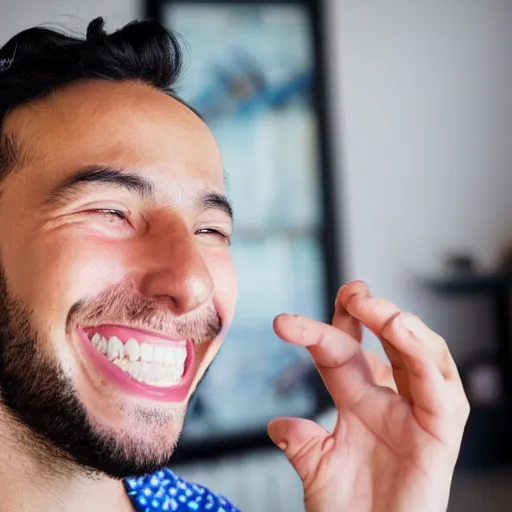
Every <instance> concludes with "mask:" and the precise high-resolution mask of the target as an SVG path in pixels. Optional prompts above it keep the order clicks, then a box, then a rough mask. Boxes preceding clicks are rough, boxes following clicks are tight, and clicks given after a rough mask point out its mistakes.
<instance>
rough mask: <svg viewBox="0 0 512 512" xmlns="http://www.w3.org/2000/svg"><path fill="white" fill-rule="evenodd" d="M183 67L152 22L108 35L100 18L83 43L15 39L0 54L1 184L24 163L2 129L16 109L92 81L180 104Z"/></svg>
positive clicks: (39, 30)
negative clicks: (141, 87) (128, 86)
mask: <svg viewBox="0 0 512 512" xmlns="http://www.w3.org/2000/svg"><path fill="white" fill-rule="evenodd" d="M182 64H183V58H182V50H181V46H180V43H179V40H178V38H177V36H176V35H175V34H174V33H173V32H171V31H170V30H168V29H166V28H165V27H164V26H162V25H161V24H160V23H158V22H157V21H153V20H145V21H134V22H131V23H129V24H127V25H125V26H124V27H122V28H121V29H119V30H117V31H115V32H113V33H111V34H107V32H106V31H105V30H104V20H103V18H101V17H100V18H96V19H94V20H93V21H91V22H90V23H89V25H88V27H87V33H86V37H85V38H80V37H75V36H71V35H68V34H65V33H63V32H58V31H56V30H53V29H49V28H43V27H34V28H30V29H27V30H24V31H22V32H20V33H18V34H17V35H15V36H14V37H12V38H11V39H10V40H9V41H8V42H7V43H6V44H5V45H4V46H3V47H1V48H0V180H1V179H3V178H4V177H5V176H6V175H7V174H8V173H9V172H10V171H12V170H13V169H14V168H16V167H17V166H18V165H19V164H20V163H21V160H22V159H23V151H22V148H21V147H20V146H19V143H18V142H17V141H16V140H15V139H14V137H13V136H12V134H7V133H5V130H4V129H3V125H4V121H5V118H6V116H7V115H8V114H9V113H10V112H11V111H12V110H13V109H15V108H16V107H18V106H20V105H24V104H27V103H30V102H32V101H34V100H37V99H40V98H44V97H45V96H48V95H50V94H51V93H53V92H54V91H56V90H58V89H60V88H63V87H65V86H67V85H70V84H73V83H76V82H83V81H86V80H93V79H101V80H111V81H126V80H137V81H141V82H144V83H146V84H148V85H150V86H152V87H155V88H157V89H159V90H161V91H163V92H165V93H166V94H168V95H170V96H172V97H174V98H175V99H177V100H178V101H181V102H182V103H184V102H183V101H182V100H180V98H179V97H178V96H177V94H176V93H175V89H174V88H175V86H176V84H177V82H178V80H179V78H180V75H181V72H182ZM187 106H188V105H187ZM189 108H190V107H189ZM192 110H193V109H192ZM196 114H197V112H196Z"/></svg>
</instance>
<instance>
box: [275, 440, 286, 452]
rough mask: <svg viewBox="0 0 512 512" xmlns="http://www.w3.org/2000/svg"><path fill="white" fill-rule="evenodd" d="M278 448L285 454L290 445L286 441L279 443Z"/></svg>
mask: <svg viewBox="0 0 512 512" xmlns="http://www.w3.org/2000/svg"><path fill="white" fill-rule="evenodd" d="M277 446H278V447H279V448H280V449H281V450H283V452H285V451H286V449H287V448H288V443H287V442H286V441H279V443H277Z"/></svg>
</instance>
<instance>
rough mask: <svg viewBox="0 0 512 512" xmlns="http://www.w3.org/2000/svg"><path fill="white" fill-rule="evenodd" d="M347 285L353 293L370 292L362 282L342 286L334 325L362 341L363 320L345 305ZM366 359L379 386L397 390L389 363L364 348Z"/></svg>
mask: <svg viewBox="0 0 512 512" xmlns="http://www.w3.org/2000/svg"><path fill="white" fill-rule="evenodd" d="M347 287H349V288H350V292H351V293H363V294H365V293H369V290H368V286H367V285H366V284H365V283H363V282H361V281H355V282H353V283H350V284H348V285H345V286H343V287H341V288H340V290H339V291H338V295H337V297H336V302H335V311H334V316H333V319H332V325H333V326H334V327H337V328H338V329H340V330H342V331H344V332H346V333H347V334H348V335H350V336H351V337H352V338H354V339H355V340H356V341H358V342H361V341H362V338H363V328H362V325H361V322H360V321H359V320H358V319H357V318H355V317H353V316H352V315H351V314H350V313H349V312H348V311H347V310H346V309H345V307H344V306H343V303H342V300H341V298H342V297H343V295H345V294H346V293H347ZM364 354H365V357H366V360H367V361H368V365H369V367H370V370H371V373H372V375H373V378H374V379H375V382H376V383H377V384H378V385H379V386H385V387H388V388H390V389H392V390H393V391H397V386H396V383H395V380H394V377H393V370H392V368H391V366H390V365H389V364H386V363H385V362H384V361H382V360H381V359H380V358H379V357H378V356H376V355H375V354H372V353H371V352H368V351H366V350H364Z"/></svg>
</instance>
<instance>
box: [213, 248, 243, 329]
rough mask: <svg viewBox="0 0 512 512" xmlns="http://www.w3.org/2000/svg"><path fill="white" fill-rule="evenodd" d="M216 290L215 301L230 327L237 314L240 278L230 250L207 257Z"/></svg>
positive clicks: (225, 322)
mask: <svg viewBox="0 0 512 512" xmlns="http://www.w3.org/2000/svg"><path fill="white" fill-rule="evenodd" d="M207 266H208V270H209V272H210V275H211V276H212V279H213V283H214V287H215V292H214V294H215V295H214V302H215V306H216V308H217V310H218V311H219V314H220V315H221V317H222V319H223V322H224V324H225V326H226V327H229V326H230V324H231V322H232V320H233V316H234V314H235V306H236V301H237V298H238V279H237V275H236V269H235V266H234V264H233V261H232V259H231V256H230V254H229V252H228V251H226V254H222V255H220V254H219V255H216V256H215V257H211V258H209V259H207Z"/></svg>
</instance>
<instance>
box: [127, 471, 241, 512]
mask: <svg viewBox="0 0 512 512" xmlns="http://www.w3.org/2000/svg"><path fill="white" fill-rule="evenodd" d="M124 485H125V488H126V491H127V492H128V496H129V497H130V500H131V502H132V504H133V506H134V508H135V510H136V511H137V512H161V511H178V512H191V511H196V512H240V511H239V510H238V509H237V508H235V507H234V506H233V505H231V503H229V502H228V501H227V500H226V499H225V498H224V497H223V496H218V495H216V494H213V493H211V492H210V491H209V490H208V489H206V488H205V487H202V486H200V485H196V484H192V483H188V482H186V481H185V480H183V479H182V478H180V477H179V476H177V475H176V474H175V473H173V472H172V471H171V470H170V469H162V470H160V471H158V472H156V473H154V474H153V475H148V476H144V477H141V478H128V479H127V480H125V482H124Z"/></svg>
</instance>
